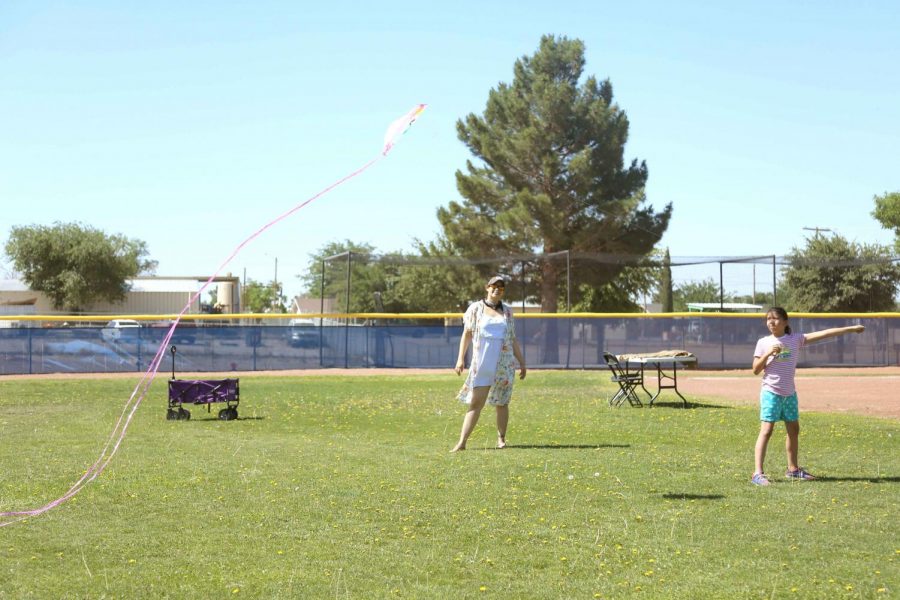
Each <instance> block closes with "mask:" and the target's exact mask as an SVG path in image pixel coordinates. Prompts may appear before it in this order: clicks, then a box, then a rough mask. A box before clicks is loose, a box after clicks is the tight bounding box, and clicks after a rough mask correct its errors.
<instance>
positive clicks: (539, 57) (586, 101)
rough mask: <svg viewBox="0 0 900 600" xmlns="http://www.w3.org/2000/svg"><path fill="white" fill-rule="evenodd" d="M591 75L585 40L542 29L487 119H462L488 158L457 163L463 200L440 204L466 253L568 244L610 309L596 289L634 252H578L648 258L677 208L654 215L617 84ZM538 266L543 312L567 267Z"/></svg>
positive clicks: (549, 308) (462, 129) (493, 95)
mask: <svg viewBox="0 0 900 600" xmlns="http://www.w3.org/2000/svg"><path fill="white" fill-rule="evenodd" d="M583 71H584V44H583V43H582V42H581V41H580V40H569V39H567V38H565V37H559V38H558V37H555V36H544V37H543V38H542V39H541V44H540V48H539V49H538V51H537V52H536V53H535V54H534V55H533V56H530V57H528V56H526V57H522V58H520V59H519V60H517V61H516V63H515V67H514V78H513V82H512V83H511V84H506V83H501V84H499V85H498V86H497V88H496V89H492V90H491V91H490V93H489V95H488V101H487V106H486V108H485V111H484V115H483V116H477V115H475V114H469V115H468V116H467V117H466V118H465V119H463V120H460V121H458V122H457V132H458V135H459V138H460V140H462V142H463V143H465V144H466V146H468V147H469V149H470V150H471V152H472V154H473V155H474V156H475V157H476V158H477V159H478V164H474V163H473V162H472V161H468V162H467V165H466V171H467V172H466V173H463V172H461V171H457V173H456V180H457V187H458V189H459V192H460V194H461V195H462V197H463V198H464V200H463V201H462V202H461V203H459V202H451V203H450V204H449V206H448V207H447V208H441V209H439V210H438V219H439V220H440V222H441V225H442V226H443V229H444V235H445V236H446V238H447V240H448V241H449V242H450V243H451V244H452V245H453V246H454V247H455V248H457V249H458V250H459V251H460V252H462V253H463V254H466V255H468V256H491V255H498V254H500V255H503V254H506V255H513V254H525V255H528V254H532V253H544V254H550V253H554V252H559V251H564V250H569V251H570V252H571V253H572V256H573V257H575V260H573V262H572V278H573V281H576V282H578V283H579V286H578V289H579V290H581V291H580V292H579V293H588V294H589V295H592V297H596V298H597V299H598V300H597V302H598V303H599V304H601V305H602V304H603V300H602V293H597V292H598V291H599V290H600V289H601V288H605V287H609V286H608V284H609V283H610V282H612V281H613V280H614V279H615V278H616V277H617V275H619V273H621V271H622V270H623V269H624V268H627V265H628V264H629V263H632V262H633V260H605V261H598V260H585V259H582V260H578V256H579V254H581V255H584V254H592V255H596V254H604V255H616V256H627V257H629V259H632V258H633V257H635V256H638V257H639V256H644V255H647V254H648V253H650V252H651V251H652V250H653V247H654V245H655V244H656V243H657V242H658V241H659V240H660V238H661V237H662V235H663V233H664V232H665V230H666V227H667V226H668V223H669V218H670V216H671V212H672V207H671V204H668V205H666V207H665V208H664V209H663V210H662V211H660V212H656V211H654V209H653V207H652V206H650V205H647V203H646V197H645V195H644V185H645V183H646V181H647V166H646V164H645V163H644V161H640V162H639V161H637V160H632V161H631V163H630V164H628V165H627V166H626V164H625V160H624V150H625V144H626V142H627V140H628V118H627V117H626V115H625V112H624V111H623V110H622V109H620V108H619V106H618V105H616V104H615V103H614V102H613V90H612V84H611V83H610V82H609V80H605V81H602V82H600V81H598V80H597V79H596V78H595V77H593V76H590V77H587V78H585V79H584V82H583V83H580V82H581V80H582V75H583ZM535 271H536V272H535ZM531 272H532V273H535V274H534V276H533V278H534V283H535V284H536V286H537V289H539V290H540V302H541V309H542V311H543V312H557V310H558V307H559V301H558V298H559V295H560V292H561V289H562V284H563V279H564V267H563V266H562V263H560V262H559V261H553V260H544V261H540V263H539V267H538V268H537V269H531ZM580 300H581V299H580V298H577V297H576V298H574V299H573V301H574V302H575V303H578V302H579V301H580ZM546 333H547V334H548V336H550V337H551V338H555V335H554V332H550V331H548V332H546ZM547 351H548V352H551V353H552V352H553V350H552V348H550V347H549V346H548V348H547ZM551 356H552V355H551ZM548 358H549V357H548Z"/></svg>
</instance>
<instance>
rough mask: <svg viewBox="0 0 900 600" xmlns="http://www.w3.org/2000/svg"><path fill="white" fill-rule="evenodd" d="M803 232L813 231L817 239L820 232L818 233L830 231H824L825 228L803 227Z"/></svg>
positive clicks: (828, 230)
mask: <svg viewBox="0 0 900 600" xmlns="http://www.w3.org/2000/svg"><path fill="white" fill-rule="evenodd" d="M803 230H804V231H815V232H816V239H819V232H820V231H827V232H829V233H831V230H830V229H826V228H825V227H804V228H803Z"/></svg>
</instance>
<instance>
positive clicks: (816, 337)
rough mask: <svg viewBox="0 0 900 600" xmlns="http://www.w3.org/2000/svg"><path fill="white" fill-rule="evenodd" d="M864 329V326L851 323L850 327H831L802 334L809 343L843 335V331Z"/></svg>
mask: <svg viewBox="0 0 900 600" xmlns="http://www.w3.org/2000/svg"><path fill="white" fill-rule="evenodd" d="M865 329H866V328H865V327H863V326H862V325H851V326H850V327H835V328H833V329H823V330H822V331H813V332H812V333H805V334H803V336H804V337H805V338H806V342H807V343H811V342H818V341H820V340H826V339H828V338H833V337H837V336H839V335H844V334H845V333H862V332H863V331H865Z"/></svg>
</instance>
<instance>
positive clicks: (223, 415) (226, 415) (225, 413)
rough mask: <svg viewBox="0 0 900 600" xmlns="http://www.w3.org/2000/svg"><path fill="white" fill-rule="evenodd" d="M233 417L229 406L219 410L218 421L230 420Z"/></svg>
mask: <svg viewBox="0 0 900 600" xmlns="http://www.w3.org/2000/svg"><path fill="white" fill-rule="evenodd" d="M233 418H234V417H232V416H231V409H230V408H223V409H222V410H220V411H219V420H220V421H230V420H231V419H233Z"/></svg>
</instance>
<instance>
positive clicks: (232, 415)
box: [228, 408, 238, 419]
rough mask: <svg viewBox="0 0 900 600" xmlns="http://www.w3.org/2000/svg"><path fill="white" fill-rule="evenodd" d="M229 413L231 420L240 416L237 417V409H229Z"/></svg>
mask: <svg viewBox="0 0 900 600" xmlns="http://www.w3.org/2000/svg"><path fill="white" fill-rule="evenodd" d="M228 412H230V413H231V418H232V419H237V417H238V415H237V409H236V408H229V409H228Z"/></svg>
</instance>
